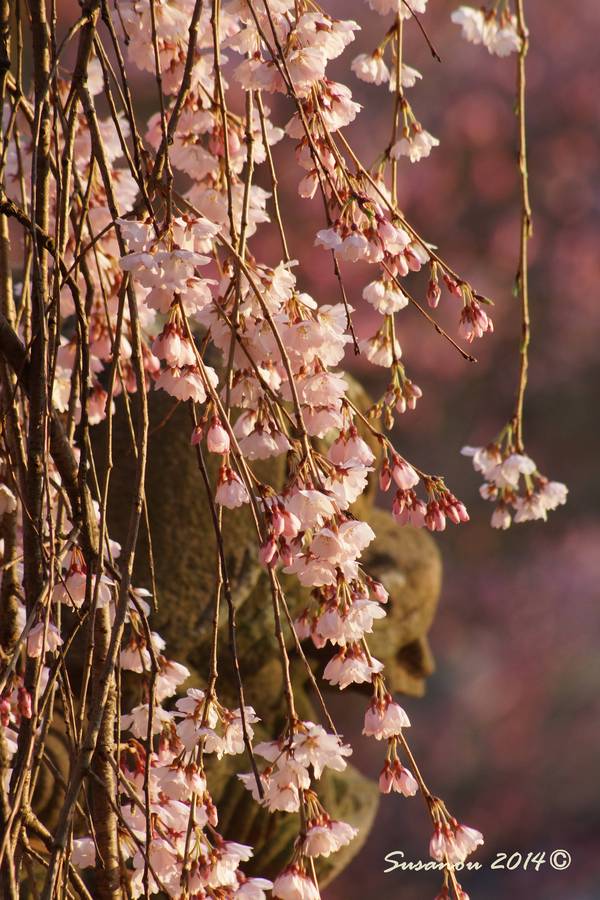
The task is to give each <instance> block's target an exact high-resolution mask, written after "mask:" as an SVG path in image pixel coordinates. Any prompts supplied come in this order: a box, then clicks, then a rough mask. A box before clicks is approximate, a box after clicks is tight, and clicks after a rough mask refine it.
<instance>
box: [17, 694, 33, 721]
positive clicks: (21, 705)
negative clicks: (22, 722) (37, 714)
mask: <svg viewBox="0 0 600 900" xmlns="http://www.w3.org/2000/svg"><path fill="white" fill-rule="evenodd" d="M17 706H18V709H19V712H20V713H21V715H22V716H23V718H24V719H30V718H31V714H32V708H31V694H30V693H29V691H28V690H27V689H26V688H24V687H20V688H19V692H18V700H17Z"/></svg>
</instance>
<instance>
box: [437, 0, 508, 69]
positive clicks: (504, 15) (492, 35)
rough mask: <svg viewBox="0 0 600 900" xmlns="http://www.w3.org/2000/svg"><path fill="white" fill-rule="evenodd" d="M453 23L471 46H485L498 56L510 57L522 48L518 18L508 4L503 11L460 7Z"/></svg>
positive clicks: (453, 14)
mask: <svg viewBox="0 0 600 900" xmlns="http://www.w3.org/2000/svg"><path fill="white" fill-rule="evenodd" d="M451 18H452V21H453V22H454V23H455V24H456V25H460V27H461V28H462V34H463V37H464V38H465V40H467V41H469V42H470V43H471V44H483V46H484V47H486V48H487V50H488V51H489V52H490V53H492V54H495V55H496V56H509V55H510V54H511V53H517V52H518V51H519V49H520V47H521V37H520V35H519V32H518V28H517V17H516V16H515V15H514V14H512V13H511V12H510V10H509V9H508V6H507V4H506V3H504V4H503V5H502V9H501V10H500V11H498V9H497V8H493V9H489V10H486V9H484V8H480V9H474V8H473V7H472V6H459V8H458V9H456V10H454V12H453V13H452V16H451Z"/></svg>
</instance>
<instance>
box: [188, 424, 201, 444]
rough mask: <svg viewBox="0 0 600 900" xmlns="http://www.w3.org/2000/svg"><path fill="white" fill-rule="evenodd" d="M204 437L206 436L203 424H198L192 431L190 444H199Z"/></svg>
mask: <svg viewBox="0 0 600 900" xmlns="http://www.w3.org/2000/svg"><path fill="white" fill-rule="evenodd" d="M203 437H204V429H203V428H202V425H196V427H195V428H194V430H193V431H192V437H191V439H190V444H191V445H192V446H193V447H195V446H196V445H197V444H199V443H200V442H201V441H202V438H203Z"/></svg>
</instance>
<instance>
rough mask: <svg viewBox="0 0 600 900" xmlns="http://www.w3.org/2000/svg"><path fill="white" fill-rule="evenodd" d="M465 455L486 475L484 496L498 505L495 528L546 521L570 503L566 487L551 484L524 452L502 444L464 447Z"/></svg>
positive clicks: (481, 491)
mask: <svg viewBox="0 0 600 900" xmlns="http://www.w3.org/2000/svg"><path fill="white" fill-rule="evenodd" d="M462 453H463V455H464V456H470V457H472V459H473V468H474V469H475V471H476V472H480V473H481V474H482V475H483V478H484V483H483V484H482V485H481V488H480V489H479V492H480V494H481V496H482V497H483V499H484V500H490V501H491V502H492V503H495V504H496V508H495V510H494V512H493V513H492V527H493V528H502V529H506V528H510V525H511V522H513V521H514V522H516V523H519V522H531V521H533V520H534V519H543V520H544V521H546V519H547V518H548V513H549V512H551V511H552V510H554V509H556V508H557V507H559V506H562V505H563V504H564V503H566V502H567V493H568V488H567V487H566V485H564V484H562V483H561V482H560V481H549V480H548V478H546V477H545V476H544V475H542V474H540V472H538V468H537V466H536V464H535V463H534V461H533V460H532V459H530V458H529V456H526V455H525V454H523V453H516V452H514V450H510V449H507V448H506V447H502V445H501V444H500V443H497V444H490V445H489V446H487V447H463V449H462Z"/></svg>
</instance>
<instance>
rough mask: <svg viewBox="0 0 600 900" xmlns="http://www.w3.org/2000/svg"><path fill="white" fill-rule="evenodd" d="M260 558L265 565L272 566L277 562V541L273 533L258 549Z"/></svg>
mask: <svg viewBox="0 0 600 900" xmlns="http://www.w3.org/2000/svg"><path fill="white" fill-rule="evenodd" d="M258 558H259V559H260V561H261V563H262V564H263V566H270V567H271V568H272V567H273V566H275V565H276V564H277V541H276V540H275V538H274V537H273V535H271V537H270V538H269V540H268V541H267V542H266V543H265V544H263V545H262V547H261V548H260V550H259V551H258Z"/></svg>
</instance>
